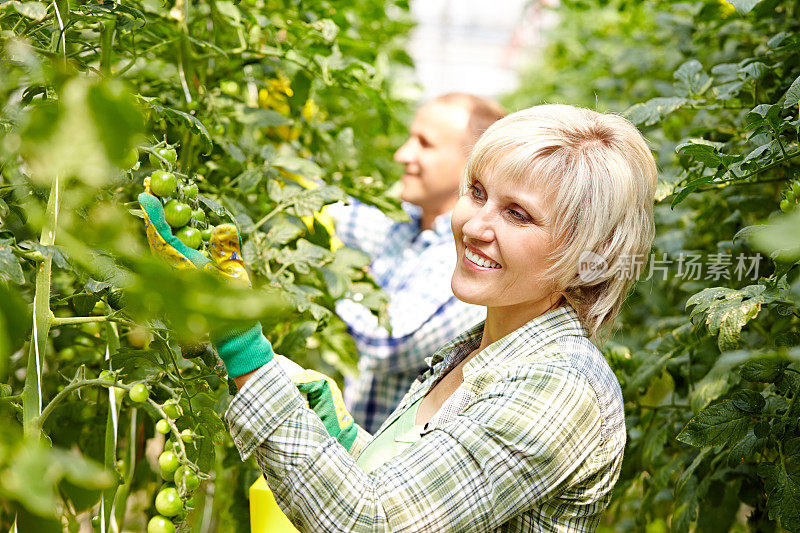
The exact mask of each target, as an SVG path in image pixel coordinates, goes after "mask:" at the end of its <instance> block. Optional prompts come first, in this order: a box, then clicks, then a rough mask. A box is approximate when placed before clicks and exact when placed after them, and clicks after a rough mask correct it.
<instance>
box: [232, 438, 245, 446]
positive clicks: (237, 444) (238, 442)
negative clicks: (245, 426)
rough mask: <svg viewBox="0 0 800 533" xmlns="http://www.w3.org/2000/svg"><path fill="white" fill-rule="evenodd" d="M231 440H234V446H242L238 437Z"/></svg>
mask: <svg viewBox="0 0 800 533" xmlns="http://www.w3.org/2000/svg"><path fill="white" fill-rule="evenodd" d="M233 442H234V444H236V446H237V447H239V448H241V447H242V446H244V444H243V443H242V439H240V438H239V437H236V438H235V439H233Z"/></svg>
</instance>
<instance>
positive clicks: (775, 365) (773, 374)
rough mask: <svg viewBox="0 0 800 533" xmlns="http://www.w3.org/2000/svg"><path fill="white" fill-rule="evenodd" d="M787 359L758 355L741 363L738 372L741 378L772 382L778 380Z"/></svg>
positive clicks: (787, 362) (786, 364) (787, 363)
mask: <svg viewBox="0 0 800 533" xmlns="http://www.w3.org/2000/svg"><path fill="white" fill-rule="evenodd" d="M787 366H789V361H787V360H785V359H782V358H780V357H774V356H773V357H759V358H758V359H752V360H750V361H747V362H746V363H745V364H743V365H742V367H741V369H740V371H739V372H740V373H741V376H742V379H744V380H747V381H754V382H759V383H774V382H776V381H778V380H779V379H780V378H781V376H783V372H784V370H785V369H786V367H787Z"/></svg>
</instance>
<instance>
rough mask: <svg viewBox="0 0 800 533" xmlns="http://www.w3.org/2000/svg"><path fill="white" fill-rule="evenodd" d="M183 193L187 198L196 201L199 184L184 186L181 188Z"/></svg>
mask: <svg viewBox="0 0 800 533" xmlns="http://www.w3.org/2000/svg"><path fill="white" fill-rule="evenodd" d="M181 191H183V195H184V196H185V197H186V198H190V199H195V198H197V184H196V183H189V184H188V185H184V186H183V187H182V188H181Z"/></svg>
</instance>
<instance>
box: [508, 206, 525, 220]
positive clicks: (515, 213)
mask: <svg viewBox="0 0 800 533" xmlns="http://www.w3.org/2000/svg"><path fill="white" fill-rule="evenodd" d="M508 214H509V215H511V218H513V219H514V220H516V221H517V222H530V220H531V219H530V217H529V216H528V215H526V214H525V213H522V212H520V211H517V210H516V209H509V210H508Z"/></svg>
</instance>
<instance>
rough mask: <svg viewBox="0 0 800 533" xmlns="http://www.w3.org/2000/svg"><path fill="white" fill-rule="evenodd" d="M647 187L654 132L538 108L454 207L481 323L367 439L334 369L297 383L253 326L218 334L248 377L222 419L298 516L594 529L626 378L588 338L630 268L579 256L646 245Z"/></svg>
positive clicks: (463, 289) (312, 525)
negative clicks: (592, 266)
mask: <svg viewBox="0 0 800 533" xmlns="http://www.w3.org/2000/svg"><path fill="white" fill-rule="evenodd" d="M655 184H656V169H655V162H654V161H653V158H652V156H651V155H650V152H649V151H648V149H647V146H646V144H645V142H644V139H643V138H642V137H641V135H640V134H639V133H638V132H637V130H636V129H635V128H634V127H633V126H631V125H630V124H629V123H628V122H627V121H625V120H623V119H622V118H620V117H616V116H613V115H602V114H599V113H595V112H593V111H589V110H585V109H577V108H573V107H569V106H541V107H535V108H531V109H528V110H524V111H520V112H518V113H514V114H512V115H509V116H508V117H506V118H505V119H502V120H500V121H498V122H497V123H495V124H494V125H493V126H492V127H491V128H489V130H487V132H486V133H485V134H484V135H483V136H482V137H481V139H480V140H479V141H478V143H477V144H476V147H475V149H474V151H473V153H472V155H471V157H470V160H469V162H468V164H467V167H466V176H465V178H464V181H463V185H462V192H463V194H462V196H461V197H460V199H459V200H458V203H457V205H456V207H455V211H454V213H453V217H452V224H453V230H454V235H455V238H456V248H457V252H458V256H459V262H458V264H457V266H456V269H455V271H454V273H453V277H452V287H453V291H454V293H455V294H456V296H458V297H459V298H461V299H463V300H465V301H468V302H472V303H475V304H480V305H483V306H485V307H486V311H487V314H486V321H485V322H483V323H481V324H478V325H477V326H475V327H474V328H471V329H470V330H468V331H465V332H464V333H462V334H461V335H459V336H458V337H457V338H456V339H454V340H453V341H451V342H449V343H447V344H446V345H445V346H443V347H442V348H440V349H439V350H438V351H436V353H434V354H433V356H432V358H431V359H430V361H429V368H428V370H427V371H426V372H424V373H423V374H422V375H421V376H420V377H419V378H418V379H417V380H416V381H415V382H414V383H413V384H411V387H410V389H409V392H408V393H407V394H406V396H405V397H404V398H403V400H402V401H401V402H400V404H399V406H398V407H397V409H396V410H395V411H394V412H393V413H392V414H391V415H390V416H389V418H388V419H387V420H386V422H384V424H383V426H381V428H380V429H379V430H378V431H377V432H376V433H375V434H374V435H369V434H368V433H367V432H366V431H364V430H363V429H361V428H360V427H358V426H355V425H354V424H353V421H352V418H351V417H349V415H348V414H347V412H346V411H345V410H344V408H343V405H342V404H341V402H340V401H339V394H338V391H337V390H335V387H331V386H327V387H326V386H325V385H324V383H323V381H324V380H320V379H316V378H315V379H314V380H312V381H313V383H314V384H315V385H314V386H313V387H310V388H309V387H308V386H306V385H302V386H300V385H298V386H299V389H300V390H298V387H296V386H295V384H296V383H293V381H292V379H291V378H290V377H289V376H288V375H287V373H286V371H285V370H283V369H282V367H281V365H280V361H281V359H280V358H279V357H275V355H274V354H273V352H272V349H271V346H270V344H269V342H268V341H267V340H266V339H265V338H264V337H263V336H262V335H261V328H260V327H255V328H253V329H252V330H248V331H246V332H244V333H241V332H235V333H231V334H230V335H227V336H225V335H223V336H221V337H219V338H218V339H217V341H216V344H217V351H218V353H219V354H220V357H221V358H222V359H223V360H224V361H225V362H226V365H228V367H229V369H230V372H231V373H232V375H234V376H237V379H236V382H237V384H238V386H239V387H240V390H239V393H238V394H237V395H236V396H235V397H234V398H233V400H232V402H231V405H230V408H229V410H228V413H227V415H226V416H227V419H228V422H229V424H230V428H231V433H232V435H233V437H234V442H235V443H236V446H237V447H238V448H239V451H240V453H241V455H242V457H243V458H245V459H246V458H247V457H249V456H250V455H252V454H255V456H256V459H257V462H258V464H259V466H260V467H261V470H262V471H263V473H264V477H265V479H266V480H267V483H268V484H269V486H270V488H271V489H272V491H273V494H274V496H275V499H276V501H277V502H278V504H279V505H280V506H281V508H282V509H283V510H284V512H285V513H286V516H287V517H288V518H289V519H290V520H291V521H292V523H293V524H294V525H295V526H296V527H297V528H298V529H300V530H302V531H313V532H319V531H348V532H352V531H359V532H371V531H480V532H485V531H520V532H522V531H593V530H594V529H595V528H596V527H597V524H598V523H599V521H600V517H601V515H602V513H603V511H604V510H605V508H606V506H607V505H608V502H609V500H610V498H611V492H612V489H613V487H614V484H615V483H616V480H617V477H618V476H619V472H620V466H621V463H622V453H623V449H624V447H625V440H626V434H625V420H624V413H623V404H622V394H621V392H620V388H619V384H618V382H617V380H616V378H615V376H614V372H613V371H612V370H611V368H610V367H609V365H608V363H607V362H606V360H605V359H604V357H603V355H602V353H601V352H600V351H599V350H598V349H597V348H596V346H595V345H594V344H593V343H592V341H591V340H590V338H595V337H596V335H597V332H598V330H599V329H600V328H601V327H602V326H603V325H606V324H610V323H611V322H612V321H613V319H614V316H615V314H616V312H617V310H618V309H619V306H620V304H621V302H622V300H623V298H624V296H625V293H626V291H627V289H628V288H629V287H630V284H631V283H632V279H630V278H628V277H623V276H619V275H618V272H616V271H614V270H608V271H606V272H600V273H598V274H597V275H595V276H593V277H592V278H591V279H590V280H589V279H587V278H585V277H581V276H579V275H578V269H579V267H578V259H579V257H580V256H581V254H582V253H584V252H591V253H592V254H596V255H597V256H600V257H603V258H604V260H605V261H606V264H608V265H611V266H612V269H613V267H614V266H616V265H619V264H620V262H621V261H623V260H624V256H626V255H628V254H638V253H644V252H646V251H647V250H648V249H649V247H650V244H651V241H652V239H653V220H652V202H653V194H654V189H655ZM243 361H246V363H247V364H246V365H244V366H243V365H242V362H243ZM245 367H246V370H236V369H237V368H240V369H241V368H245ZM250 369H255V370H252V371H251V370H250ZM290 373H291V372H290ZM295 381H297V380H295ZM309 407H310V408H311V409H309Z"/></svg>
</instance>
